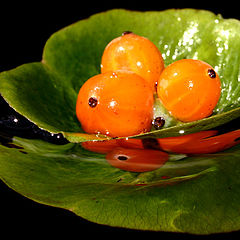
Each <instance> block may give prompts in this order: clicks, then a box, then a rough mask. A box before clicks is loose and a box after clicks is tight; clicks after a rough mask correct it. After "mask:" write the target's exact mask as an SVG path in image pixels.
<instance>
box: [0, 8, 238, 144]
mask: <svg viewBox="0 0 240 240" xmlns="http://www.w3.org/2000/svg"><path fill="white" fill-rule="evenodd" d="M126 30H131V31H133V32H135V33H136V34H139V35H142V36H145V37H147V38H149V39H150V40H151V41H152V42H154V43H155V45H156V46H157V47H158V48H159V49H160V51H161V52H162V55H163V58H164V60H165V65H166V66H167V65H168V64H170V63H172V62H173V61H176V60H179V59H183V58H195V59H200V60H203V61H205V62H208V63H209V64H210V65H212V66H213V67H214V68H215V70H216V71H217V72H218V74H219V76H220V78H221V81H222V94H221V97H220V100H219V102H218V105H217V106H216V108H215V110H214V114H213V115H214V124H211V125H205V123H207V122H208V121H206V120H205V119H204V120H201V121H197V122H193V123H187V124H184V123H179V122H176V121H174V119H173V121H172V120H171V118H172V117H171V116H170V117H171V118H169V119H170V120H171V121H170V123H171V124H172V125H169V124H167V125H166V127H165V128H164V129H162V130H158V131H152V132H150V133H147V134H144V136H142V135H141V136H137V137H147V136H148V137H163V136H170V135H171V134H172V133H174V134H176V133H177V132H178V130H179V125H181V126H180V127H181V130H184V132H186V133H190V132H196V131H200V130H202V127H203V125H204V129H208V128H210V127H214V126H218V125H221V124H223V123H225V122H227V121H229V120H232V119H234V118H237V117H239V116H240V110H239V107H240V84H239V81H240V80H239V79H240V78H239V75H240V71H239V69H240V68H239V65H240V54H238V52H239V51H238V50H239V49H240V35H239V32H240V23H239V21H238V20H234V19H227V20H226V19H222V17H221V16H220V15H217V16H216V15H214V14H213V13H211V12H209V11H202V10H201V11H200V10H194V9H182V10H174V9H172V10H166V11H162V12H134V11H126V10H122V9H120V10H119V9H118V10H111V11H107V12H104V13H100V14H96V15H94V16H92V17H90V18H88V19H86V20H82V21H79V22H76V23H74V24H72V25H70V26H68V27H66V28H64V29H62V30H60V31H58V32H56V33H54V34H53V35H52V36H51V37H50V38H49V40H48V41H47V42H46V45H45V47H44V51H43V60H42V62H41V63H30V64H25V65H23V66H20V67H18V68H16V69H13V70H10V71H7V72H3V73H2V74H0V93H1V94H2V96H3V97H4V98H5V99H6V100H7V102H9V104H10V105H11V106H12V107H13V108H14V109H16V110H17V111H18V112H20V113H21V114H22V115H24V116H25V117H27V118H28V119H30V120H31V121H33V122H34V123H36V124H37V125H38V126H39V127H41V128H43V129H46V130H48V131H51V132H54V133H55V132H56V133H58V132H62V133H63V134H64V136H65V137H67V138H68V140H70V141H74V142H81V141H86V140H93V139H96V140H99V137H98V136H95V137H94V136H93V135H88V134H83V130H82V129H81V126H80V123H79V122H78V120H77V118H76V114H75V105H76V98H77V94H78V91H79V89H80V87H81V86H82V85H83V83H84V82H85V81H86V80H87V79H88V78H90V77H92V76H93V75H96V74H98V73H100V61H101V56H102V53H103V50H104V48H105V46H106V45H107V44H108V43H109V42H110V41H111V40H112V39H114V38H116V37H118V36H119V35H121V33H122V32H123V31H126ZM230 110H234V111H233V112H231V111H230ZM165 113H166V111H165ZM166 114H167V113H166ZM168 115H169V114H168ZM175 124H176V125H175ZM77 136H80V137H77ZM135 137H136V136H135Z"/></svg>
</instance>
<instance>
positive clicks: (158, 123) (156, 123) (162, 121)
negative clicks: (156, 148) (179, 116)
mask: <svg viewBox="0 0 240 240" xmlns="http://www.w3.org/2000/svg"><path fill="white" fill-rule="evenodd" d="M164 124H165V119H164V118H163V117H157V118H155V119H154V120H153V126H154V128H155V129H157V130H158V129H160V128H162V127H163V126H164Z"/></svg>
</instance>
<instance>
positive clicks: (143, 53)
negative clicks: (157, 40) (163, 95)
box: [101, 33, 164, 91]
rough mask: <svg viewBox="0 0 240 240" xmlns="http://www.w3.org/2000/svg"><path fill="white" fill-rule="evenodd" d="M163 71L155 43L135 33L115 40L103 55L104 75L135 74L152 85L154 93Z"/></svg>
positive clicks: (102, 66) (102, 67) (162, 62)
mask: <svg viewBox="0 0 240 240" xmlns="http://www.w3.org/2000/svg"><path fill="white" fill-rule="evenodd" d="M163 69H164V61H163V58H162V54H161V52H160V51H159V50H158V48H157V47H156V46H155V45H154V43H152V42H151V41H150V40H148V39H147V38H145V37H142V36H138V35H136V34H133V33H129V34H125V35H123V36H120V37H118V38H115V39H113V40H112V41H111V42H110V43H109V44H108V45H107V46H106V48H105V50H104V52H103V55H102V61H101V72H102V73H105V72H108V71H116V70H128V71H132V72H135V73H137V74H138V75H140V76H141V77H142V78H144V79H145V80H146V81H147V82H148V83H149V84H150V86H151V88H152V89H153V91H155V87H156V83H157V81H158V79H159V76H160V74H161V72H162V70H163Z"/></svg>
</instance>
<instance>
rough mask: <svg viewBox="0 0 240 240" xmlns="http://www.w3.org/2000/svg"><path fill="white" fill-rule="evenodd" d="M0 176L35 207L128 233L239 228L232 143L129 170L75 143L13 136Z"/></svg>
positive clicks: (238, 150) (239, 190)
mask: <svg viewBox="0 0 240 240" xmlns="http://www.w3.org/2000/svg"><path fill="white" fill-rule="evenodd" d="M0 151H1V154H0V176H1V179H2V180H3V181H4V182H5V183H6V184H7V185H8V186H9V187H11V188H13V189H14V190H15V191H17V192H19V193H21V194H22V195H24V196H26V197H28V198H30V199H33V200H34V201H37V202H39V203H44V204H48V205H51V206H55V207H60V208H65V209H69V210H70V211H73V212H74V213H76V214H77V215H80V216H81V217H83V218H86V219H88V220H90V221H93V222H97V223H101V224H107V225H110V226H120V227H126V228H133V229H146V230H157V231H173V232H189V233H197V234H208V233H214V232H225V231H233V230H238V229H240V219H239V214H238V213H239V211H240V205H239V196H240V180H239V177H238V176H239V174H240V167H239V157H240V145H238V146H235V147H233V148H231V149H230V150H227V151H225V152H219V153H217V154H211V155H210V154H208V155H201V156H200V155H199V156H195V157H189V158H183V159H181V160H176V158H174V156H170V159H169V161H168V162H167V163H165V164H164V166H162V167H161V168H159V169H157V170H155V171H151V172H145V173H131V172H127V171H123V170H119V169H117V168H115V167H112V166H111V165H110V164H108V163H107V161H106V160H105V157H104V155H101V154H96V153H92V152H89V151H87V150H84V149H83V148H81V146H80V145H79V144H73V143H69V144H67V145H54V144H50V143H46V142H43V141H40V140H25V139H20V138H15V139H14V141H13V142H12V143H8V144H5V146H3V145H1V146H0Z"/></svg>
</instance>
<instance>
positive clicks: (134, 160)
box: [106, 148, 168, 172]
mask: <svg viewBox="0 0 240 240" xmlns="http://www.w3.org/2000/svg"><path fill="white" fill-rule="evenodd" d="M106 160H107V161H108V162H109V164H111V165H112V166H113V167H116V168H120V169H122V170H126V171H130V172H147V171H152V170H155V169H158V168H160V167H161V166H162V165H163V164H164V163H165V162H166V161H167V160H168V154H167V153H165V152H162V151H158V150H150V149H130V148H129V149H128V148H115V149H114V150H113V151H111V152H109V153H108V154H107V155H106Z"/></svg>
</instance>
